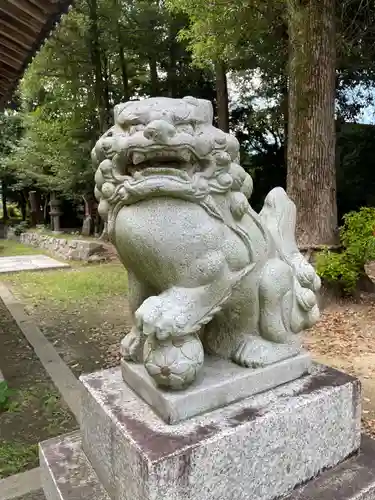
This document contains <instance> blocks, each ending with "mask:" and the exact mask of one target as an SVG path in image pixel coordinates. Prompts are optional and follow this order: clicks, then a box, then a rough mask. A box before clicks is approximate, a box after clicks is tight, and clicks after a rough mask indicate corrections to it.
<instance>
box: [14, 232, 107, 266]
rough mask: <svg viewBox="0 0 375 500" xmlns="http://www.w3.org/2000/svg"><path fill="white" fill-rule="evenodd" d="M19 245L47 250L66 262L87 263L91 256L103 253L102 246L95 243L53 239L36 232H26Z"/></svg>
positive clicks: (22, 235)
mask: <svg viewBox="0 0 375 500" xmlns="http://www.w3.org/2000/svg"><path fill="white" fill-rule="evenodd" d="M20 241H21V243H24V244H25V245H32V246H34V247H38V248H43V249H44V250H48V251H50V252H52V253H54V254H56V256H58V257H61V258H63V259H67V260H85V261H88V260H89V259H90V257H91V256H93V255H97V254H99V253H101V252H102V251H103V245H102V244H101V243H100V242H96V241H86V240H79V239H77V240H71V239H65V238H54V237H53V236H50V235H46V234H43V233H38V232H27V233H23V234H21V236H20Z"/></svg>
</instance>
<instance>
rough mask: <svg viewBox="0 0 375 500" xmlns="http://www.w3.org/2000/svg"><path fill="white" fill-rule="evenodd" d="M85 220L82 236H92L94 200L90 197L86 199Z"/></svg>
mask: <svg viewBox="0 0 375 500" xmlns="http://www.w3.org/2000/svg"><path fill="white" fill-rule="evenodd" d="M83 200H84V203H85V218H84V220H83V224H82V231H81V234H82V236H90V235H91V234H92V233H93V231H94V214H93V211H94V200H93V199H92V198H89V197H85V198H84V199H83Z"/></svg>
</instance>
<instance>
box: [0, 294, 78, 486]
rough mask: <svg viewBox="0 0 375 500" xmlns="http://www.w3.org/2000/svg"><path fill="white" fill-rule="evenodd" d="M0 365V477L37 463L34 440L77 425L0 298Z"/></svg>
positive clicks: (55, 434)
mask: <svg viewBox="0 0 375 500" xmlns="http://www.w3.org/2000/svg"><path fill="white" fill-rule="evenodd" d="M0 345H1V347H2V348H1V349H0V367H1V370H2V372H3V375H4V377H5V380H6V381H7V383H8V385H9V387H10V389H11V391H12V392H11V394H10V399H9V407H8V409H7V410H4V409H3V411H1V410H0V478H2V477H6V476H8V475H11V474H15V473H17V472H22V471H24V470H27V469H31V468H33V467H36V466H37V465H38V448H37V445H38V442H39V441H42V440H45V439H48V438H49V437H52V436H57V435H59V434H63V433H65V432H70V431H72V430H74V429H76V428H77V423H76V421H75V419H74V416H73V415H72V414H71V412H70V411H69V409H68V407H67V406H66V404H65V402H64V401H62V400H61V399H60V395H59V393H58V391H57V390H56V387H55V386H54V384H53V382H52V380H51V379H50V378H49V376H48V374H47V372H46V371H45V369H44V368H43V366H42V364H41V362H40V361H39V359H38V358H37V356H36V354H35V353H34V351H33V349H32V347H31V346H30V345H29V344H28V342H27V341H26V339H25V337H24V336H23V334H22V332H21V331H20V330H19V329H18V327H17V325H16V323H15V322H14V320H13V318H12V317H11V316H10V314H9V313H8V311H7V309H6V307H5V306H4V304H3V303H2V302H1V301H0Z"/></svg>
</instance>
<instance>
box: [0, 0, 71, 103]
mask: <svg viewBox="0 0 375 500" xmlns="http://www.w3.org/2000/svg"><path fill="white" fill-rule="evenodd" d="M71 3H72V0H0V109H3V108H4V107H5V106H6V105H7V104H9V103H10V101H11V99H12V95H13V93H14V91H15V90H16V88H17V85H18V83H19V81H20V79H21V78H22V76H23V74H24V72H25V70H26V68H27V66H28V65H29V64H30V62H31V61H32V59H33V57H34V56H35V54H36V53H37V52H38V50H39V49H40V47H41V46H42V44H43V43H44V41H45V39H46V38H48V36H49V34H50V33H51V31H52V30H53V29H54V28H55V26H56V25H57V24H58V23H59V21H60V18H61V16H62V14H64V13H66V12H67V11H68V9H69V6H70V4H71Z"/></svg>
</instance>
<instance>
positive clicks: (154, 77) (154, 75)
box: [148, 55, 159, 97]
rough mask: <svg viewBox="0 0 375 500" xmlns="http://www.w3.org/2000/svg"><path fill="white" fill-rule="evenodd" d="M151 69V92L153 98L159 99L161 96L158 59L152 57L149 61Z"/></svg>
mask: <svg viewBox="0 0 375 500" xmlns="http://www.w3.org/2000/svg"><path fill="white" fill-rule="evenodd" d="M148 62H149V67H150V87H151V88H150V90H151V92H150V93H151V97H157V96H158V94H159V78H158V68H157V64H156V58H155V57H154V56H153V55H152V56H149V59H148Z"/></svg>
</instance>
